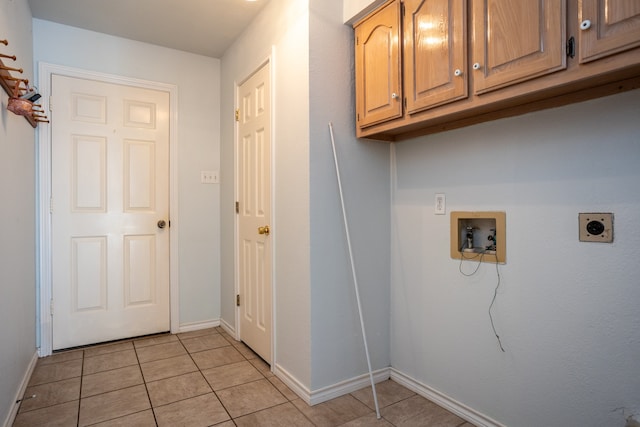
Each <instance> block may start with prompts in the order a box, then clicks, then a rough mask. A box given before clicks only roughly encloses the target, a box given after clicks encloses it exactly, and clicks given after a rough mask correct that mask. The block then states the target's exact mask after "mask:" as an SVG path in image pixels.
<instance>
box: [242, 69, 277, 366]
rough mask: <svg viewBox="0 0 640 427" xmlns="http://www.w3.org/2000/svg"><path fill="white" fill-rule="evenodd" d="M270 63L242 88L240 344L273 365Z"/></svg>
mask: <svg viewBox="0 0 640 427" xmlns="http://www.w3.org/2000/svg"><path fill="white" fill-rule="evenodd" d="M269 74H270V73H269V64H266V65H264V66H263V67H262V68H260V70H258V71H257V72H256V73H255V74H253V75H252V76H251V77H250V78H249V79H248V80H247V81H246V82H245V83H243V84H242V85H241V86H240V87H239V88H238V105H239V106H240V114H239V117H238V121H239V123H238V150H237V153H238V154H237V155H238V193H239V194H238V201H239V210H238V217H239V220H238V234H239V241H238V266H239V273H238V280H239V286H240V339H241V340H242V341H244V342H245V343H246V344H247V345H248V346H249V347H251V348H252V349H253V350H254V351H255V352H256V353H257V354H259V355H260V357H262V358H263V359H264V360H265V361H267V362H268V363H271V333H272V332H271V324H272V322H271V312H272V298H271V258H272V256H271V252H272V243H271V240H272V239H271V235H270V233H273V230H271V229H270V228H269V225H270V223H271V108H270V102H271V101H270V96H271V91H270V84H269V78H270V77H269Z"/></svg>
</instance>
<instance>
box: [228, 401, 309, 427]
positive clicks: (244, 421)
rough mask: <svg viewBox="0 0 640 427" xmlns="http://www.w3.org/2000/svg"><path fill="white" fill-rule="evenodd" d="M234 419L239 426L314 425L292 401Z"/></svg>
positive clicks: (304, 426)
mask: <svg viewBox="0 0 640 427" xmlns="http://www.w3.org/2000/svg"><path fill="white" fill-rule="evenodd" d="M234 421H235V423H236V425H237V426H238V427H256V426H260V427H281V426H282V427H284V426H291V427H307V426H308V427H314V424H313V423H312V422H311V421H309V420H308V419H307V418H306V417H305V416H304V415H303V414H302V412H300V411H299V410H298V409H297V408H296V407H295V406H293V405H292V404H291V403H290V402H287V403H284V404H282V405H278V406H274V407H272V408H269V409H264V410H262V411H258V412H254V413H253V414H249V415H245V416H243V417H240V418H236V419H235V420H234Z"/></svg>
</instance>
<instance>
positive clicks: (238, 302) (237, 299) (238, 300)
mask: <svg viewBox="0 0 640 427" xmlns="http://www.w3.org/2000/svg"><path fill="white" fill-rule="evenodd" d="M236 306H237V307H240V294H238V295H236Z"/></svg>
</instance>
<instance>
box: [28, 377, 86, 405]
mask: <svg viewBox="0 0 640 427" xmlns="http://www.w3.org/2000/svg"><path fill="white" fill-rule="evenodd" d="M24 395H25V396H33V395H35V396H36V397H34V398H29V399H25V400H23V401H22V403H20V410H19V412H27V411H32V410H34V409H39V408H44V407H46V406H52V405H57V404H60V403H66V402H70V401H72V400H78V399H80V377H77V378H71V379H68V380H62V381H56V382H54V383H47V384H40V385H35V386H29V387H27V389H26V390H25V393H24Z"/></svg>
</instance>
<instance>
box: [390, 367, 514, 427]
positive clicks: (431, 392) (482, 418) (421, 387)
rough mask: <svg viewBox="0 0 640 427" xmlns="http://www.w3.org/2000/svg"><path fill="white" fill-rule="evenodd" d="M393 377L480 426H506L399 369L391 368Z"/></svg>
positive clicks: (426, 397)
mask: <svg viewBox="0 0 640 427" xmlns="http://www.w3.org/2000/svg"><path fill="white" fill-rule="evenodd" d="M391 379H392V380H393V381H395V382H397V383H398V384H401V385H403V386H405V387H406V388H408V389H409V390H411V391H414V392H416V393H417V394H419V395H420V396H422V397H424V398H425V399H429V400H430V401H432V402H433V403H435V404H437V405H439V406H442V407H443V408H445V409H446V410H448V411H449V412H452V413H454V414H456V415H457V416H459V417H460V418H462V419H464V420H465V421H468V422H470V423H471V424H473V425H475V426H478V427H505V426H504V424H500V423H499V422H497V421H496V420H494V419H491V418H489V417H488V416H486V415H484V414H481V413H480V412H478V411H476V410H474V409H472V408H470V407H468V406H466V405H464V404H463V403H460V402H458V401H457V400H455V399H452V398H451V397H449V396H447V395H446V394H444V393H441V392H439V391H438V390H435V389H433V388H431V387H429V386H428V385H426V384H423V383H421V382H419V381H416V380H414V379H413V378H411V377H409V376H408V375H405V374H404V373H402V372H400V371H398V370H397V369H394V368H391Z"/></svg>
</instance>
